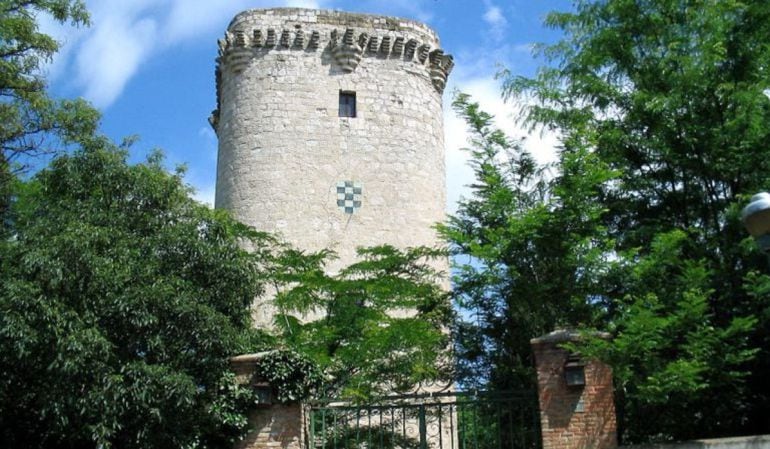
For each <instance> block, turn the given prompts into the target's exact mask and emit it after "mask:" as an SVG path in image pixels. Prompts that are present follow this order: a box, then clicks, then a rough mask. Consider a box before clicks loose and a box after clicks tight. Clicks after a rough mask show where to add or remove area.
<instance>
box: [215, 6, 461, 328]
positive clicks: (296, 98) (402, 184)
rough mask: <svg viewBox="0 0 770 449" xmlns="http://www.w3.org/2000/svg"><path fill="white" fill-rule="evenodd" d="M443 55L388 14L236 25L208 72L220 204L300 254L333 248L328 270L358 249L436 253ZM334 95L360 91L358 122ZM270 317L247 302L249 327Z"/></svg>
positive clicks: (247, 20) (286, 11)
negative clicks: (344, 113)
mask: <svg viewBox="0 0 770 449" xmlns="http://www.w3.org/2000/svg"><path fill="white" fill-rule="evenodd" d="M438 46H439V43H438V39H437V38H436V35H435V33H434V32H433V31H432V30H430V29H429V28H427V27H426V26H425V25H422V24H420V23H418V22H413V21H409V20H404V19H397V18H392V17H382V16H370V15H362V14H350V13H342V12H336V11H319V10H305V9H297V8H278V9H268V10H250V11H245V12H243V13H241V14H239V15H237V16H236V17H235V18H234V19H233V21H232V22H231V24H230V26H229V28H228V31H227V33H226V37H225V39H223V40H222V41H221V42H220V58H219V66H218V69H217V85H218V109H217V110H216V111H215V112H214V114H213V116H212V125H213V126H214V127H215V129H216V131H217V134H218V136H219V160H218V164H217V189H216V207H218V208H224V209H228V210H230V211H231V212H232V213H233V214H234V216H235V217H236V218H238V219H239V220H241V221H243V222H245V223H248V224H250V225H253V226H255V227H256V228H258V229H261V230H266V231H272V232H277V233H279V234H281V235H282V236H283V237H284V238H286V239H287V240H288V241H289V242H291V243H293V244H295V245H297V246H298V247H300V248H303V249H306V250H317V249H321V248H331V249H334V250H335V251H337V253H338V254H339V256H340V257H339V260H338V261H336V263H335V264H334V265H333V266H330V267H329V270H330V271H332V272H334V271H336V270H338V269H339V268H340V267H342V266H345V265H347V264H349V263H350V262H352V261H353V260H354V258H355V249H356V247H359V246H371V245H379V244H385V243H387V244H392V245H394V246H397V247H401V248H404V247H409V246H417V245H431V246H432V245H435V244H437V243H438V240H437V236H436V233H435V231H434V229H433V225H434V224H435V223H437V222H440V221H443V220H444V218H445V214H444V208H445V174H444V173H445V168H444V141H443V124H442V103H441V98H442V91H443V88H444V82H445V81H446V76H447V75H448V73H449V71H450V70H451V68H452V61H451V57H449V56H446V55H444V54H443V51H441V50H440V49H439V48H438ZM340 91H350V92H355V95H356V100H357V116H356V117H355V118H348V117H338V102H339V94H340ZM346 193H347V194H349V195H351V199H354V200H355V204H353V202H349V203H345V201H344V200H345V194H346ZM340 195H342V196H340ZM352 196H355V198H352ZM345 206H350V207H348V208H347V209H346V207H345ZM440 268H442V269H446V268H447V263H441V264H440ZM272 314H273V310H272V309H271V308H270V307H269V300H266V301H265V302H264V303H257V304H255V319H256V321H257V323H258V325H265V324H268V323H270V321H271V317H272Z"/></svg>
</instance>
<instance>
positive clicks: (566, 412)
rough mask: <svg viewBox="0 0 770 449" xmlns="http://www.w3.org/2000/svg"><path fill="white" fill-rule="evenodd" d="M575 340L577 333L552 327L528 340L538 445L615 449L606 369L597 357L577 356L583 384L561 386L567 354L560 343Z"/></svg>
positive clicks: (558, 448)
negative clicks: (537, 403) (534, 376)
mask: <svg viewBox="0 0 770 449" xmlns="http://www.w3.org/2000/svg"><path fill="white" fill-rule="evenodd" d="M602 336H604V335H602ZM606 337H607V338H608V337H609V336H608V335H607V336H606ZM579 338H580V337H579V334H578V333H577V332H574V331H565V330H557V331H554V332H551V333H550V334H548V335H545V336H542V337H539V338H534V339H532V340H531V344H532V350H533V352H534V355H535V367H536V369H537V389H538V397H539V401H540V426H541V429H542V436H543V449H615V448H616V447H617V445H618V443H617V431H616V420H615V403H614V399H613V391H612V370H611V369H610V367H609V366H607V365H606V364H604V363H602V362H600V361H598V360H582V361H581V362H582V363H584V366H583V369H584V372H585V385H583V386H568V385H567V382H566V379H565V374H564V371H565V370H564V365H565V363H567V361H568V358H570V353H569V351H567V350H565V349H562V348H561V347H560V346H561V345H562V344H563V343H566V342H571V341H577V339H579ZM570 359H571V360H574V357H573V358H570Z"/></svg>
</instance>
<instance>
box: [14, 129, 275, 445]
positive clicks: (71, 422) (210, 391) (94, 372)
mask: <svg viewBox="0 0 770 449" xmlns="http://www.w3.org/2000/svg"><path fill="white" fill-rule="evenodd" d="M22 187H23V189H22V190H20V191H18V192H17V200H16V201H15V202H14V205H13V212H14V216H15V220H14V222H13V238H12V239H6V240H2V241H1V242H0V255H1V258H0V276H1V277H2V283H0V354H1V355H0V440H2V441H3V442H4V444H5V445H8V446H9V447H104V448H108V447H124V448H133V447H136V448H139V447H141V448H153V447H203V446H205V447H230V445H231V444H232V440H233V439H235V438H237V437H238V436H239V432H240V431H241V430H243V428H244V425H245V423H244V421H243V420H242V418H241V417H240V416H239V415H242V414H243V411H244V410H243V407H245V405H246V403H248V393H246V392H244V391H242V389H239V387H236V386H229V385H230V382H231V381H232V376H230V375H229V374H228V369H229V367H228V363H227V359H228V357H230V356H232V355H234V354H238V353H242V352H245V351H247V350H249V349H251V348H249V347H248V345H249V341H250V338H252V337H253V336H251V335H249V334H250V323H251V322H250V317H249V306H250V304H251V302H252V300H253V298H254V297H255V295H257V294H259V293H260V283H259V282H258V280H259V278H260V275H259V270H260V266H259V261H260V260H261V258H262V257H263V256H262V252H263V251H267V248H268V247H269V246H270V245H271V244H272V243H271V241H270V240H269V239H267V238H266V237H265V236H263V235H261V234H259V233H256V232H254V231H253V230H251V229H250V228H248V227H246V226H244V225H242V224H240V223H238V222H236V221H234V220H232V219H231V218H229V217H228V216H227V215H226V214H225V213H223V212H221V211H215V210H211V209H209V208H207V207H206V206H203V205H200V204H197V203H196V202H195V201H193V200H192V199H190V196H189V194H190V191H189V188H188V187H186V186H185V185H184V184H183V182H182V179H181V174H179V173H178V174H176V175H170V174H168V173H167V172H166V171H165V170H164V169H163V167H162V166H161V159H160V158H159V157H158V156H154V157H152V158H151V160H150V161H148V162H147V163H144V164H138V165H133V166H130V165H128V164H126V151H124V150H120V149H117V148H114V147H112V146H111V145H110V144H109V143H108V142H107V141H106V140H105V139H101V138H92V139H88V141H87V142H86V143H85V148H84V149H82V150H79V151H76V152H75V153H74V154H73V155H71V156H62V157H58V158H56V159H55V160H54V161H53V162H52V164H51V166H50V167H49V168H48V169H45V170H43V171H41V172H40V173H38V174H37V175H36V176H35V177H34V179H33V180H32V181H30V182H28V183H26V184H24V185H23V186H22ZM243 242H249V245H250V246H251V247H252V248H254V251H253V252H247V251H245V250H243V249H242V248H241V243H243Z"/></svg>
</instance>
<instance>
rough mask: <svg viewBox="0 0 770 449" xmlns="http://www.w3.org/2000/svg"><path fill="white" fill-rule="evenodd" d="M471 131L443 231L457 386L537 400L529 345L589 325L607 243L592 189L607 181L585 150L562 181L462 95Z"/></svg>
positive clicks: (565, 165)
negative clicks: (463, 176)
mask: <svg viewBox="0 0 770 449" xmlns="http://www.w3.org/2000/svg"><path fill="white" fill-rule="evenodd" d="M454 107H455V110H456V111H457V113H458V114H459V115H461V116H462V117H464V118H465V120H466V122H467V123H468V127H469V130H470V134H471V137H470V142H471V144H472V148H471V149H469V151H470V154H471V166H472V168H473V170H474V173H475V180H474V182H473V184H472V185H471V186H470V187H471V189H472V194H471V196H470V198H467V199H464V200H462V201H460V203H459V206H458V211H457V214H456V215H455V216H453V217H450V219H449V221H448V223H447V224H446V225H444V226H441V227H440V231H441V233H442V235H443V236H444V237H445V238H446V239H447V240H448V241H449V242H450V245H451V246H452V250H453V252H454V254H455V260H456V267H455V276H454V295H455V300H456V303H457V305H458V306H459V308H460V310H461V312H460V314H459V317H460V318H461V319H460V320H459V321H458V328H457V336H458V356H459V358H458V360H459V364H460V368H461V372H460V374H461V378H462V382H463V383H465V384H468V385H478V384H480V385H481V386H487V387H490V388H497V389H528V390H530V391H534V388H535V379H534V369H533V368H534V361H533V359H532V353H531V350H530V343H529V341H530V339H532V338H534V337H537V336H539V335H542V334H544V333H546V332H550V331H551V330H553V329H554V328H555V327H559V326H569V325H577V324H590V323H592V322H593V321H592V318H593V315H594V313H595V312H594V310H593V307H592V304H591V303H590V301H589V300H588V299H587V298H589V297H590V294H592V293H593V292H595V291H596V290H597V289H598V288H597V287H596V286H595V285H594V284H595V283H596V282H597V280H596V276H595V275H594V271H596V270H599V269H601V268H602V267H603V257H604V256H605V255H606V252H607V249H608V247H607V243H606V242H605V241H603V238H602V234H603V232H604V231H603V228H602V227H601V224H600V223H599V220H598V218H599V216H600V215H601V214H602V212H603V209H602V206H601V205H600V204H598V203H595V202H594V199H595V198H596V195H597V191H596V186H597V185H600V184H601V183H602V182H604V181H606V180H607V179H611V178H612V176H613V173H612V172H611V171H610V170H608V169H607V168H606V167H605V166H604V164H602V163H601V162H600V161H598V160H597V159H596V157H595V156H594V155H593V154H591V153H589V152H586V151H577V150H576V151H574V152H568V153H567V152H565V153H564V154H563V158H562V161H561V165H560V167H561V171H562V172H561V174H560V175H559V176H555V177H553V176H551V177H550V178H549V173H551V171H550V170H553V169H555V168H556V167H538V166H537V163H536V162H535V161H534V159H533V158H532V156H531V155H530V154H529V153H528V152H527V151H525V150H524V149H522V148H521V146H520V145H519V143H518V142H516V141H513V140H511V139H510V138H509V137H507V136H506V135H505V134H504V133H503V132H502V131H501V130H499V129H497V128H496V127H495V126H494V124H493V123H492V119H493V117H492V116H490V115H488V114H486V113H484V112H483V111H481V110H480V109H479V105H478V104H477V103H474V102H472V101H471V100H470V98H469V97H468V96H467V95H463V94H460V95H458V96H457V97H456V99H455V101H454Z"/></svg>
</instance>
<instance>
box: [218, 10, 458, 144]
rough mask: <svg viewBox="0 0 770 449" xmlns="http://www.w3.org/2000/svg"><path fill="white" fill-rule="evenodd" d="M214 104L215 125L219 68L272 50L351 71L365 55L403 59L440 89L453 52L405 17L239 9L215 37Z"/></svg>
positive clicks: (237, 66)
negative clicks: (216, 48)
mask: <svg viewBox="0 0 770 449" xmlns="http://www.w3.org/2000/svg"><path fill="white" fill-rule="evenodd" d="M218 46H219V52H218V57H217V66H216V74H215V76H216V82H217V109H216V110H214V111H213V112H212V116H211V119H210V121H211V124H212V126H213V127H214V129H215V130H217V124H218V122H219V109H220V105H221V90H222V88H221V83H222V75H223V72H225V71H226V72H229V73H230V74H232V75H233V76H235V75H238V74H240V73H241V72H243V71H244V70H245V69H246V68H247V67H248V66H249V64H250V63H251V62H252V60H253V59H256V58H263V57H265V56H266V55H268V54H270V53H276V52H277V53H281V52H302V53H304V55H303V56H308V57H319V58H321V59H322V61H323V62H324V63H325V64H326V65H329V66H330V69H331V71H334V70H335V69H336V70H341V71H342V72H345V73H350V72H353V71H354V70H355V69H356V68H357V67H358V65H359V63H360V62H361V60H362V59H363V58H379V59H385V60H392V61H393V62H394V63H401V64H405V67H406V65H408V66H411V67H410V69H411V70H410V72H412V74H414V71H415V70H421V71H424V73H423V76H426V77H427V78H428V79H430V81H431V83H432V85H433V87H434V88H435V89H436V91H437V92H438V93H439V94H440V93H442V92H443V91H444V87H445V86H446V80H447V77H448V76H449V73H450V72H451V71H452V68H453V67H454V61H453V58H452V56H451V55H447V54H445V53H444V51H443V50H442V49H441V48H439V41H438V38H437V37H436V34H435V33H434V32H433V30H431V29H430V28H428V27H427V26H425V25H423V24H421V23H419V22H415V21H411V20H406V19H400V18H394V17H383V16H373V15H368V14H352V13H346V12H341V11H324V10H311V9H299V8H275V9H254V10H249V11H244V12H242V13H240V14H238V15H237V16H236V17H235V18H234V19H233V20H232V22H231V23H230V26H229V27H228V29H227V31H226V32H225V36H224V37H223V38H222V39H220V40H219V41H218Z"/></svg>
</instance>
